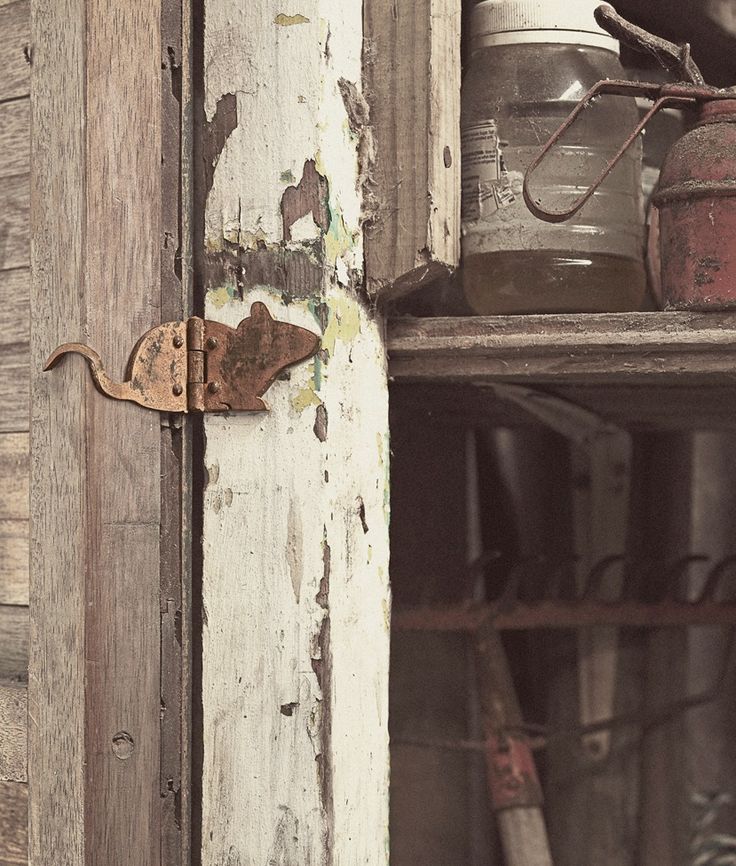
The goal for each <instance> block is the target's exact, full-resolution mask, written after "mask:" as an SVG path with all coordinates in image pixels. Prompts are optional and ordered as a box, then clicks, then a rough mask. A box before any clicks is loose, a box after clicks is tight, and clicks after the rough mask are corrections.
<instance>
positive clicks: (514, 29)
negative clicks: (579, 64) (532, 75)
mask: <svg viewBox="0 0 736 866" xmlns="http://www.w3.org/2000/svg"><path fill="white" fill-rule="evenodd" d="M601 5H602V3H601V0H481V2H480V3H478V4H477V5H476V7H475V9H473V14H472V18H471V24H470V31H471V45H472V48H473V50H475V49H477V48H485V47H487V46H489V45H518V44H529V43H534V42H537V43H539V42H554V43H564V44H568V45H590V46H593V47H594V48H606V49H608V50H609V51H615V52H616V53H617V54H618V52H619V44H618V40H616V39H614V38H613V37H612V36H611V35H610V34H608V33H606V31H605V30H603V29H602V28H601V27H599V26H598V23H597V22H596V20H595V17H594V14H593V13H594V12H595V10H596V9H597V7H598V6H601ZM606 5H608V4H606Z"/></svg>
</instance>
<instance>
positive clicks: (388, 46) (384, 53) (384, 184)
mask: <svg viewBox="0 0 736 866" xmlns="http://www.w3.org/2000/svg"><path fill="white" fill-rule="evenodd" d="M460 7H461V4H460V3H457V2H455V0H417V2H413V3H396V2H395V0H372V2H369V3H366V5H365V28H366V34H365V35H366V50H365V52H364V63H365V81H366V96H367V99H368V103H369V105H370V117H369V118H368V117H366V118H365V121H366V126H367V128H366V129H365V130H361V135H363V136H367V135H370V136H371V137H370V139H368V140H367V141H366V140H365V138H364V139H363V142H362V144H363V146H362V147H361V151H360V156H361V163H360V180H361V181H362V182H363V183H364V184H365V185H366V186H367V187H368V192H369V195H368V196H367V197H366V201H365V205H366V213H365V217H366V220H367V223H366V237H365V249H366V269H367V279H368V288H369V291H371V292H372V293H378V292H380V291H382V290H384V291H388V292H389V293H390V294H391V295H396V294H398V293H400V292H403V291H408V290H409V289H410V288H413V287H414V286H416V285H418V284H419V283H421V282H423V281H427V280H428V279H429V278H431V277H433V276H437V275H438V274H440V273H443V272H446V269H447V268H448V267H449V268H452V267H455V266H457V264H458V261H459V256H460V248H459V244H460V65H461V64H460V15H461V8H460ZM365 113H366V114H367V112H365ZM397 281H398V283H397ZM395 283H396V285H393V284H395ZM392 286H393V288H390V287H392Z"/></svg>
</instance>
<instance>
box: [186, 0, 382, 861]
mask: <svg viewBox="0 0 736 866" xmlns="http://www.w3.org/2000/svg"><path fill="white" fill-rule="evenodd" d="M361 15H362V3H361V0H306V2H305V3H302V4H301V5H300V6H299V7H298V14H293V15H292V14H287V13H286V12H284V9H283V6H282V5H281V3H280V2H277V0H256V2H252V3H249V4H248V10H247V14H244V13H243V11H242V9H241V7H240V6H238V4H237V3H235V2H233V0H207V2H206V3H205V24H206V29H205V43H204V51H205V58H204V68H205V111H206V120H207V130H208V132H207V133H206V141H208V142H209V143H210V144H212V145H217V147H216V148H215V150H216V152H214V153H211V154H210V155H209V156H210V161H211V162H213V163H215V162H216V165H215V166H214V170H213V172H212V177H211V180H212V186H211V191H210V193H209V197H208V200H207V207H206V213H205V226H206V234H205V247H206V250H207V259H206V262H205V272H206V273H205V279H206V282H207V284H208V286H209V292H208V297H207V306H206V312H207V315H208V316H209V317H213V318H217V319H218V320H220V321H223V322H227V323H228V324H231V325H233V324H236V323H237V322H238V321H239V320H240V319H242V318H243V317H244V316H246V315H247V314H248V312H249V308H250V304H251V302H252V301H255V300H260V301H263V302H264V303H266V304H267V305H268V307H269V309H270V310H271V312H272V314H273V315H274V317H275V318H278V319H283V320H287V321H290V322H293V323H295V324H299V325H302V326H304V327H307V328H310V329H311V330H312V331H314V332H318V331H321V332H322V350H321V353H320V355H319V357H318V358H317V359H315V360H313V361H311V362H310V363H308V364H303V365H301V366H297V367H295V368H293V369H292V371H291V374H290V381H288V382H277V383H275V385H274V386H273V387H272V388H271V389H270V391H269V392H268V394H267V399H268V402H269V404H270V405H271V407H272V408H271V412H270V413H267V414H259V415H251V416H248V415H243V414H233V415H232V416H231V417H225V416H216V415H210V416H207V417H206V419H205V428H206V441H207V451H206V465H207V474H208V483H207V488H206V492H205V507H204V533H203V538H204V566H203V606H204V626H203V637H202V641H203V656H202V704H203V731H204V755H203V768H202V785H203V794H202V862H203V863H205V864H208V866H210V864H215V863H227V862H229V863H233V864H234V863H238V862H242V863H268V862H274V863H299V864H306V863H323V862H324V863H341V864H345V866H349V864H356V866H357V864H359V863H371V864H372V866H383V864H386V863H387V862H388V851H387V847H388V846H387V832H388V735H387V713H388V700H387V698H388V645H389V634H388V618H389V591H388V567H387V565H388V529H387V518H388V515H387V461H388V448H387V431H388V424H387V395H386V390H387V389H386V379H385V357H384V353H383V347H382V343H381V338H380V329H379V327H378V323H376V322H375V321H374V320H373V319H372V316H371V313H370V311H369V310H367V309H366V308H365V307H364V306H363V304H362V303H361V301H360V300H359V299H358V297H357V295H356V292H355V288H356V287H358V286H360V285H361V284H362V282H363V275H362V261H363V256H362V245H361V240H360V218H361V217H360V204H361V203H360V197H359V195H358V194H357V192H356V186H357V185H358V175H359V169H358V150H359V147H360V145H359V137H360V135H359V133H357V132H356V133H353V132H352V131H351V117H350V113H349V112H350V110H351V109H350V108H346V104H345V103H344V102H343V98H344V96H345V94H347V102H348V103H350V102H353V103H354V104H357V103H358V102H359V101H360V80H361V51H362V27H361ZM233 94H236V96H233ZM218 109H219V110H218ZM346 110H347V112H348V114H347V116H346ZM353 125H354V124H353ZM285 129H288V130H289V133H288V135H285V134H284V130H285ZM254 152H258V154H259V158H258V159H257V160H254V159H253V153H254ZM288 239H290V240H288ZM229 262H238V263H239V262H243V263H244V266H243V267H240V266H239V267H237V268H229V267H228V263H229ZM255 263H257V264H258V269H257V270H258V272H257V273H256V272H255V271H254V270H253V269H249V267H248V266H249V265H251V264H255ZM296 271H298V272H299V273H301V274H302V275H304V274H306V275H307V278H306V279H301V278H300V280H297V281H296V282H295V283H291V282H289V280H290V275H293V273H294V272H296ZM236 277H237V281H236ZM296 288H298V291H297V292H296V293H295V291H293V290H294V289H296ZM245 815H247V820H244V816H245Z"/></svg>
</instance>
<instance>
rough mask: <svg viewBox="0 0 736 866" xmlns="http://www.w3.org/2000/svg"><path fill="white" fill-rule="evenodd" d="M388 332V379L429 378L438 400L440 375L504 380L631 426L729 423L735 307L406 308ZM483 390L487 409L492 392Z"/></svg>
mask: <svg viewBox="0 0 736 866" xmlns="http://www.w3.org/2000/svg"><path fill="white" fill-rule="evenodd" d="M387 338H388V340H387V343H388V352H389V374H390V376H391V379H392V381H394V382H397V383H399V384H400V385H403V384H404V383H407V384H408V383H424V385H427V386H429V385H436V386H437V387H438V389H439V390H438V393H440V391H441V393H442V394H443V395H444V396H443V397H442V399H443V400H444V401H445V402H446V401H447V400H448V388H447V386H448V385H451V386H453V388H457V386H458V385H463V386H467V387H470V388H471V389H472V390H473V391H475V390H477V389H476V388H473V386H481V387H482V386H495V385H499V384H502V383H513V384H517V385H529V386H533V387H535V388H541V389H542V390H544V391H545V392H547V393H551V394H554V395H557V396H560V397H562V398H564V399H566V400H569V401H571V402H574V403H576V404H577V405H580V406H583V407H585V408H588V409H591V410H592V411H595V412H596V413H598V414H600V415H601V416H603V417H604V418H607V419H609V420H611V421H614V422H615V423H618V424H621V425H622V426H626V427H630V428H640V429H657V430H659V429H682V428H690V429H693V428H717V429H722V428H730V427H736V315H734V314H726V313H709V314H705V313H618V314H589V315H552V316H490V317H484V316H477V317H467V318H408V317H407V318H397V319H393V320H391V321H390V322H389V323H388V333H387ZM440 386H444V387H440ZM467 387H464V388H463V389H462V390H463V392H466V391H467ZM482 390H483V392H484V395H483V398H482V399H481V400H480V403H481V404H484V405H486V406H487V408H488V412H492V411H493V406H494V404H495V405H497V404H498V403H499V393H500V392H499V391H498V389H496V390H495V391H494V390H493V389H492V387H491V388H490V389H489V388H482ZM450 399H451V398H450ZM464 399H465V398H464ZM465 403H467V399H465Z"/></svg>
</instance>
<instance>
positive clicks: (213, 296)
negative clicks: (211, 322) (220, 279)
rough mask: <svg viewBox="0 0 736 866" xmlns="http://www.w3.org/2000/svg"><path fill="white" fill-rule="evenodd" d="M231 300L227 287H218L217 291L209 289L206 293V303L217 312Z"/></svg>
mask: <svg viewBox="0 0 736 866" xmlns="http://www.w3.org/2000/svg"><path fill="white" fill-rule="evenodd" d="M231 300H232V295H231V294H230V292H228V290H227V286H220V287H219V288H218V289H210V290H209V291H208V292H207V303H209V304H212V306H213V307H214V308H215V309H216V310H219V309H220V308H221V307H224V306H225V304H227V303H228V301H231Z"/></svg>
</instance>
